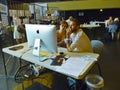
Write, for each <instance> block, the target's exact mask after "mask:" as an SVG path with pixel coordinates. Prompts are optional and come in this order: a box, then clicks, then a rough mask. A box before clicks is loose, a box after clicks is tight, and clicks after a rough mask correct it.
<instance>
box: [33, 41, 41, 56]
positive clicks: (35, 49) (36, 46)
mask: <svg viewBox="0 0 120 90" xmlns="http://www.w3.org/2000/svg"><path fill="white" fill-rule="evenodd" d="M40 44H41V43H40V39H35V43H34V47H33V52H32V54H33V55H35V56H39V52H40Z"/></svg>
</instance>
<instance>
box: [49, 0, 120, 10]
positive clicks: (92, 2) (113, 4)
mask: <svg viewBox="0 0 120 90" xmlns="http://www.w3.org/2000/svg"><path fill="white" fill-rule="evenodd" d="M48 7H57V8H58V9H59V10H81V9H82V10H83V9H101V8H102V9H103V8H120V0H77V1H75V0H74V1H62V2H48Z"/></svg>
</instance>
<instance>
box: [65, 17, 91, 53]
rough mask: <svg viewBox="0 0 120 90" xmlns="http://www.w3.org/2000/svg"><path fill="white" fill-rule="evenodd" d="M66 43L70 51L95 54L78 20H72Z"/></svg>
mask: <svg viewBox="0 0 120 90" xmlns="http://www.w3.org/2000/svg"><path fill="white" fill-rule="evenodd" d="M65 43H66V47H67V49H68V51H73V52H74V51H75V52H93V50H92V46H91V43H90V40H89V38H88V36H87V35H86V34H85V33H84V32H83V30H82V29H81V28H80V23H79V22H78V21H77V20H76V19H73V20H71V23H70V26H69V28H68V30H67V33H66V39H65Z"/></svg>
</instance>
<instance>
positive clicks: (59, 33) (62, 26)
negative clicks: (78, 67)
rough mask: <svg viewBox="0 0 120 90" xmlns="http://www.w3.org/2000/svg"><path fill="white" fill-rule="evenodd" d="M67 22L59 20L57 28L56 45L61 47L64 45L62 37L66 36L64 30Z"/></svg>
mask: <svg viewBox="0 0 120 90" xmlns="http://www.w3.org/2000/svg"><path fill="white" fill-rule="evenodd" d="M67 27H68V24H67V22H66V21H65V20H62V21H61V22H60V29H59V30H57V45H58V46H61V47H65V46H66V45H65V43H64V39H65V37H66V30H67Z"/></svg>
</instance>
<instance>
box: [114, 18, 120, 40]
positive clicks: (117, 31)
mask: <svg viewBox="0 0 120 90" xmlns="http://www.w3.org/2000/svg"><path fill="white" fill-rule="evenodd" d="M114 23H115V24H116V25H117V30H116V33H117V40H119V38H120V22H119V18H118V17H116V18H115V19H114Z"/></svg>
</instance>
